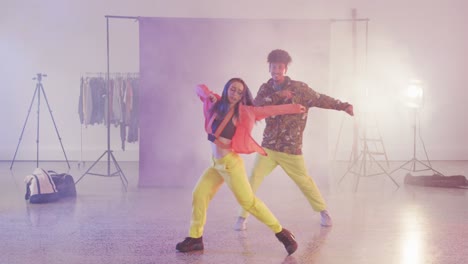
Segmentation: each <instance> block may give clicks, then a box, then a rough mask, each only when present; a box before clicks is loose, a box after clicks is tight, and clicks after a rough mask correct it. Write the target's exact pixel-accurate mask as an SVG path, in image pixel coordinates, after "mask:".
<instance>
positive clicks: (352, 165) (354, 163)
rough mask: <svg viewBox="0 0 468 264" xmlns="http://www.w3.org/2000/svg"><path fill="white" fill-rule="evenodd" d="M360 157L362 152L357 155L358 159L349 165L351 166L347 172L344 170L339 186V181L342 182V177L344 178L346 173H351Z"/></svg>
mask: <svg viewBox="0 0 468 264" xmlns="http://www.w3.org/2000/svg"><path fill="white" fill-rule="evenodd" d="M361 155H362V152H361V153H360V154H359V157H358V158H357V159H356V160H355V161H354V162H353V163H351V165H350V166H349V167H348V170H346V172H345V174H344V175H343V176H341V178H340V180H339V182H338V184H340V183H341V181H343V179H344V177H345V176H346V175H347V174H348V173H350V172H351V170H352V169H353V167H354V165H356V164H357V163H358V162H359V161H360V159H361Z"/></svg>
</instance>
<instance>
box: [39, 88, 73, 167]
mask: <svg viewBox="0 0 468 264" xmlns="http://www.w3.org/2000/svg"><path fill="white" fill-rule="evenodd" d="M39 86H40V89H41V90H42V94H43V95H44V99H45V102H46V104H47V109H49V113H50V118H51V119H52V123H54V128H55V133H56V134H57V138H58V140H59V142H60V146H61V147H62V152H63V155H64V156H65V161H66V162H67V165H68V169H70V163H69V162H68V158H67V154H66V153H65V149H64V148H63V144H62V138H61V137H60V134H59V131H58V129H57V124H56V123H55V119H54V116H53V115H52V110H50V105H49V101H48V100H47V95H46V93H45V91H44V87H43V86H42V84H41V83H40V84H39ZM38 120H39V117H38ZM38 126H39V123H38ZM38 138H39V137H38ZM38 155H39V154H38Z"/></svg>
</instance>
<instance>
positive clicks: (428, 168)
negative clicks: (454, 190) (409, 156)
mask: <svg viewBox="0 0 468 264" xmlns="http://www.w3.org/2000/svg"><path fill="white" fill-rule="evenodd" d="M414 162H418V163H419V164H421V165H423V166H424V167H426V168H427V169H425V170H431V171H432V172H435V173H437V174H439V175H441V176H444V174H442V173H441V172H439V171H437V170H435V169H434V168H432V167H431V166H430V164H429V165H427V164H426V163H424V162H422V161H420V160H418V159H415V160H414Z"/></svg>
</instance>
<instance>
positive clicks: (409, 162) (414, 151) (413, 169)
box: [390, 109, 444, 176]
mask: <svg viewBox="0 0 468 264" xmlns="http://www.w3.org/2000/svg"><path fill="white" fill-rule="evenodd" d="M417 121H418V118H417V109H414V126H413V158H412V159H410V160H408V161H406V162H405V163H403V164H402V165H401V166H400V167H398V168H396V169H394V170H393V171H392V172H390V174H393V173H394V172H396V171H398V170H400V169H405V170H407V171H409V172H421V171H427V170H431V171H432V172H433V173H434V174H435V173H437V174H439V175H441V176H444V174H442V173H441V172H439V171H437V170H435V169H434V168H432V166H431V162H430V161H429V156H428V155H427V151H426V146H425V145H424V141H423V140H422V137H421V134H419V140H421V143H422V145H423V148H424V153H425V154H426V158H427V162H428V163H429V165H427V164H425V163H424V162H422V161H420V160H418V159H417V158H416V140H417V138H416V130H417V127H416V126H417ZM419 130H421V128H419ZM416 163H419V164H421V165H423V166H424V167H426V168H425V169H419V170H418V169H417V168H416ZM408 164H411V166H410V169H407V168H405V167H406V165H408Z"/></svg>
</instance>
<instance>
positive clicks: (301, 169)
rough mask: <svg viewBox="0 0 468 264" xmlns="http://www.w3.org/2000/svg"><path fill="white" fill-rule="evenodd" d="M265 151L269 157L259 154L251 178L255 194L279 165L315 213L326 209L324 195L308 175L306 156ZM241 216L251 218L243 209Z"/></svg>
mask: <svg viewBox="0 0 468 264" xmlns="http://www.w3.org/2000/svg"><path fill="white" fill-rule="evenodd" d="M265 151H266V152H267V154H268V156H262V155H259V154H257V157H256V159H255V163H254V167H253V170H252V174H251V175H250V178H249V181H250V185H251V186H252V190H253V192H254V193H255V192H256V191H257V189H258V187H259V186H260V184H261V183H262V181H263V179H264V178H265V177H266V176H267V175H268V174H270V173H271V172H272V171H273V170H274V169H275V168H276V166H278V165H279V166H280V167H281V168H282V169H283V170H284V171H285V172H286V174H288V176H289V177H290V178H291V179H292V180H293V181H294V182H295V183H296V185H297V186H298V187H299V189H301V191H302V193H303V194H304V195H305V197H306V198H307V200H308V201H309V203H310V205H311V206H312V208H313V209H314V210H315V211H317V212H320V211H322V210H325V209H326V207H327V205H326V204H325V201H324V200H323V197H322V194H321V193H320V191H319V189H318V188H317V185H316V184H315V182H314V180H313V179H312V178H311V177H310V176H309V175H308V174H307V168H306V166H305V162H304V156H302V155H292V154H288V153H283V152H278V151H273V150H271V149H265ZM240 216H242V217H245V218H246V217H247V216H249V213H248V212H247V211H246V210H244V209H243V208H241V209H240Z"/></svg>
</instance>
